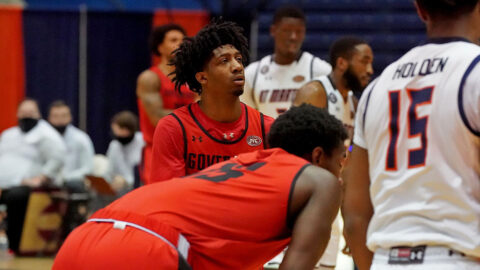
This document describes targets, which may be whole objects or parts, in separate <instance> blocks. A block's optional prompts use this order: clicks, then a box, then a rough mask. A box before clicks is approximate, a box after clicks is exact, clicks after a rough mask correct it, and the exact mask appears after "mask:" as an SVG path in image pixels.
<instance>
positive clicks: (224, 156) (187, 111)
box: [172, 104, 266, 175]
mask: <svg viewBox="0 0 480 270" xmlns="http://www.w3.org/2000/svg"><path fill="white" fill-rule="evenodd" d="M192 106H193V105H192V104H190V105H189V106H185V107H183V108H181V109H179V110H176V111H175V112H174V113H172V115H173V116H174V117H175V119H177V121H178V122H179V123H180V126H181V128H182V132H183V139H184V146H185V147H184V158H185V175H189V174H192V173H195V172H198V171H201V170H203V169H205V168H206V167H208V166H210V165H212V164H215V163H218V162H221V161H225V160H228V159H230V158H232V157H234V156H236V155H238V154H240V153H246V152H252V151H255V150H260V149H266V141H265V140H266V133H265V125H264V116H263V114H262V113H260V112H258V111H257V110H255V109H253V108H251V107H249V106H247V105H245V104H242V107H243V108H242V109H243V110H244V113H245V123H244V124H245V129H244V130H243V133H242V134H240V135H239V136H238V137H237V138H236V139H234V140H228V139H229V138H228V137H229V136H230V134H227V133H226V134H224V135H225V140H221V139H218V138H216V137H214V136H213V135H211V134H210V133H209V132H208V131H207V130H206V129H205V127H203V126H202V124H201V123H200V122H199V121H198V119H197V117H196V116H195V114H194V113H193V111H192Z"/></svg>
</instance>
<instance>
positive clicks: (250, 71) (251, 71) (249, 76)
mask: <svg viewBox="0 0 480 270" xmlns="http://www.w3.org/2000/svg"><path fill="white" fill-rule="evenodd" d="M257 65H259V63H258V62H256V63H252V64H250V65H249V66H248V67H246V68H245V85H244V86H243V94H242V95H241V96H240V101H242V102H243V103H245V104H247V105H248V106H250V107H252V108H255V109H258V106H257V103H256V102H255V99H254V98H253V91H254V89H253V81H254V80H255V72H256V71H257Z"/></svg>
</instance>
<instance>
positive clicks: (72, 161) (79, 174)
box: [48, 100, 95, 192]
mask: <svg viewBox="0 0 480 270" xmlns="http://www.w3.org/2000/svg"><path fill="white" fill-rule="evenodd" d="M48 122H50V124H51V125H52V126H53V127H54V128H55V129H56V130H57V131H58V132H59V133H60V135H61V136H62V139H63V141H64V142H65V145H66V146H67V155H66V157H65V165H64V167H63V170H62V175H61V180H62V181H63V185H64V186H65V187H66V188H67V190H68V191H69V192H85V191H86V189H85V184H84V183H85V181H84V180H85V175H87V174H91V173H92V171H93V157H94V155H95V151H94V149H93V143H92V140H91V139H90V137H89V136H88V135H87V134H86V133H85V132H83V131H82V130H80V129H78V128H76V127H75V126H73V125H72V124H71V122H72V113H71V111H70V107H68V105H67V104H65V102H63V101H61V100H58V101H55V102H53V103H52V104H50V109H49V114H48Z"/></svg>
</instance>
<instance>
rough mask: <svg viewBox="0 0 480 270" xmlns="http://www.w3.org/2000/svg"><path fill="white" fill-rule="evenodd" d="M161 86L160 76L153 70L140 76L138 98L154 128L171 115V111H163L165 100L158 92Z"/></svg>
mask: <svg viewBox="0 0 480 270" xmlns="http://www.w3.org/2000/svg"><path fill="white" fill-rule="evenodd" d="M160 86H161V85H160V80H159V79H158V76H157V75H156V74H155V72H153V71H151V70H146V71H144V72H142V73H141V74H140V75H139V76H138V79H137V97H138V98H139V99H140V102H142V105H143V107H144V108H145V112H146V113H147V116H148V119H149V120H150V122H151V123H152V125H154V126H156V125H157V122H158V120H160V119H161V118H162V117H164V116H166V115H168V114H169V113H171V111H170V110H165V109H163V100H162V97H161V96H160V93H159V91H158V89H160Z"/></svg>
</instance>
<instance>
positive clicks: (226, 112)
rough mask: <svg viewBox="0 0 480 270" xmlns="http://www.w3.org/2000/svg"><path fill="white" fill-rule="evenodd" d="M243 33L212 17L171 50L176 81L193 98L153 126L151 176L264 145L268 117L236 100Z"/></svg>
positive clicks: (164, 176) (193, 168)
mask: <svg viewBox="0 0 480 270" xmlns="http://www.w3.org/2000/svg"><path fill="white" fill-rule="evenodd" d="M247 58H248V49H247V39H246V38H245V37H244V36H243V34H242V29H241V28H240V27H239V26H237V25H236V24H234V23H232V22H212V23H211V24H210V25H207V26H206V27H205V28H203V29H202V30H201V31H200V32H199V33H198V34H197V35H196V36H195V37H194V38H187V39H186V40H185V41H184V42H183V43H182V44H181V45H180V47H179V49H178V50H177V51H176V52H175V57H174V58H173V64H174V65H175V78H174V79H173V80H174V82H175V85H176V87H177V88H178V87H181V86H182V85H185V84H188V86H189V87H190V89H191V90H192V91H194V92H196V93H198V94H199V95H200V101H199V102H198V103H192V104H190V105H188V106H185V107H183V108H180V109H178V110H175V111H174V112H173V113H172V114H171V115H169V116H166V117H164V118H162V119H161V120H160V121H159V123H158V126H157V128H156V131H155V136H154V140H153V141H154V144H153V163H152V165H153V166H152V175H151V180H152V182H158V181H162V180H168V179H170V178H172V177H179V176H184V175H189V174H192V173H195V172H198V171H200V170H202V169H204V168H206V167H208V166H210V165H212V164H215V163H218V162H220V161H224V160H227V159H229V158H231V157H233V156H236V155H238V154H240V153H244V152H251V151H254V150H258V149H264V148H266V145H265V134H267V133H268V131H269V128H270V125H271V123H272V122H273V119H272V118H271V117H264V116H263V114H261V113H259V112H258V111H257V110H255V109H252V108H250V107H248V106H247V105H245V104H243V103H241V102H240V99H239V96H240V95H241V94H242V93H243V85H244V82H245V79H244V74H243V66H244V63H245V62H246V61H248V60H247Z"/></svg>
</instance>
